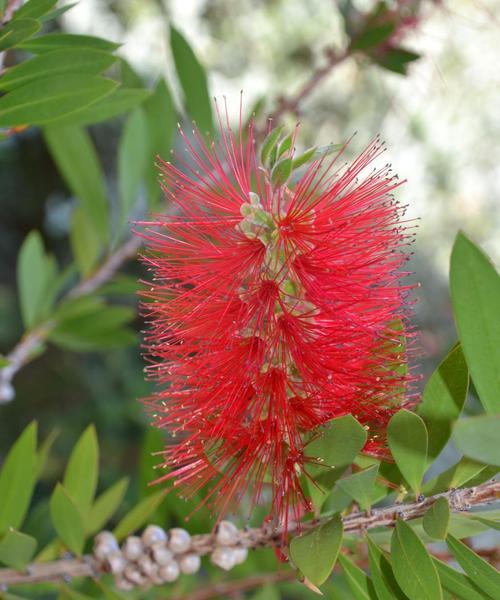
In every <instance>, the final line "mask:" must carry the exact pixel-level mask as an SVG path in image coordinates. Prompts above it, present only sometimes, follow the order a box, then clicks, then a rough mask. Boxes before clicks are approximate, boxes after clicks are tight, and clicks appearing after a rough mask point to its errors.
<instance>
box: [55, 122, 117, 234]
mask: <svg viewBox="0 0 500 600" xmlns="http://www.w3.org/2000/svg"><path fill="white" fill-rule="evenodd" d="M44 136H45V141H46V143H47V145H48V147H49V149H50V152H51V154H52V157H53V158H54V160H55V162H56V164H57V167H58V169H59V171H60V173H61V175H62V176H63V177H64V180H65V181H66V184H67V185H68V187H69V189H70V190H71V192H72V193H73V194H74V195H75V196H76V197H77V198H78V199H79V200H80V202H81V206H82V209H83V210H84V211H85V214H86V215H87V217H88V219H90V221H91V222H92V224H93V226H94V227H95V230H96V232H98V234H99V236H100V239H102V240H105V239H106V238H107V236H108V235H109V234H108V205H107V199H106V189H105V186H104V175H103V173H102V169H101V166H100V164H99V160H98V158H97V154H96V151H95V148H94V145H93V143H92V140H91V138H90V136H89V134H88V133H87V132H86V131H85V130H83V129H79V128H78V127H47V128H45V130H44Z"/></svg>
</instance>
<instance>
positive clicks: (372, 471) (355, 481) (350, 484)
mask: <svg viewBox="0 0 500 600" xmlns="http://www.w3.org/2000/svg"><path fill="white" fill-rule="evenodd" d="M377 473H378V465H373V466H371V467H368V468H367V469H363V470H362V471H359V472H358V473H354V475H349V477H345V478H344V479H339V480H338V481H337V486H338V487H339V488H340V489H341V490H342V491H344V492H345V493H346V494H349V496H351V498H352V499H353V500H355V501H356V502H357V503H358V504H359V505H360V507H361V508H362V509H363V510H367V509H368V508H370V506H371V504H372V502H373V498H374V489H373V488H374V485H375V480H376V478H377Z"/></svg>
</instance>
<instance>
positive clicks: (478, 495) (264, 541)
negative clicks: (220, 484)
mask: <svg viewBox="0 0 500 600" xmlns="http://www.w3.org/2000/svg"><path fill="white" fill-rule="evenodd" d="M438 498H446V499H447V500H448V503H449V505H450V509H451V510H452V511H453V512H464V511H468V510H469V509H470V508H472V507H473V506H479V505H484V504H488V503H491V502H494V501H495V500H497V499H499V498H500V481H489V482H487V483H483V484H481V485H479V486H477V487H471V488H462V489H454V490H449V491H447V492H444V493H441V494H436V495H434V496H429V497H428V498H425V499H423V500H420V501H415V502H409V503H405V504H394V505H391V506H387V507H384V508H377V509H373V510H372V511H370V512H361V511H360V512H353V513H351V514H349V515H346V516H345V517H343V519H342V520H343V524H344V532H345V533H348V534H362V533H364V532H366V531H367V530H370V529H373V528H375V527H391V526H393V525H394V524H395V523H396V520H397V519H403V520H405V521H412V520H414V519H418V518H420V517H422V516H423V515H424V514H425V512H426V511H427V509H428V508H429V507H430V506H431V505H432V504H433V503H434V502H435V501H436V500H437V499H438ZM319 523H321V521H317V520H315V521H308V522H305V523H300V524H297V523H296V524H292V525H290V527H289V532H290V533H292V534H294V533H295V534H297V533H299V532H300V533H304V532H307V531H308V530H310V529H312V528H314V527H316V526H317V525H318V524H319ZM281 534H282V532H281V530H279V529H276V528H274V529H273V528H270V527H269V526H265V525H264V526H262V527H259V528H253V529H243V530H241V531H240V532H239V536H238V540H237V543H238V545H239V546H240V547H244V548H254V549H255V548H263V547H278V546H279V545H280V544H281V543H282V535H281ZM216 547H217V542H216V537H215V535H214V533H207V534H201V535H195V536H193V537H192V543H191V548H190V552H191V553H196V554H197V555H199V556H205V555H207V554H211V553H212V552H213V551H214V550H215V549H216ZM106 570H107V569H106V567H105V566H104V565H103V564H102V563H101V562H99V561H97V560H96V559H95V558H94V557H93V556H91V555H87V556H84V557H82V558H69V559H67V558H65V559H61V560H57V561H54V562H48V563H39V564H36V563H34V564H31V565H30V566H29V567H28V568H27V569H26V570H25V571H24V572H20V571H16V570H14V569H0V586H4V588H5V587H8V586H10V585H18V584H28V583H40V582H47V581H61V580H63V581H65V580H67V579H71V578H74V577H96V576H98V575H99V574H101V573H104V572H106Z"/></svg>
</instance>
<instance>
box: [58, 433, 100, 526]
mask: <svg viewBox="0 0 500 600" xmlns="http://www.w3.org/2000/svg"><path fill="white" fill-rule="evenodd" d="M98 475H99V445H98V442H97V436H96V432H95V427H94V425H89V426H88V427H87V429H85V431H84V432H83V433H82V435H81V436H80V439H79V440H78V442H77V443H76V445H75V447H74V448H73V452H72V453H71V456H70V457H69V461H68V464H67V466H66V471H65V472H64V479H63V485H64V487H65V489H66V491H67V492H68V494H69V495H70V496H71V498H72V499H73V500H74V502H75V504H76V506H77V507H78V509H79V510H80V512H81V514H82V515H83V517H84V518H86V517H87V515H88V514H89V511H90V507H91V506H92V502H93V500H94V494H95V490H96V487H97V478H98Z"/></svg>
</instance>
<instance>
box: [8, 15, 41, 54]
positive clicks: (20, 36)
mask: <svg viewBox="0 0 500 600" xmlns="http://www.w3.org/2000/svg"><path fill="white" fill-rule="evenodd" d="M39 29H40V23H39V22H38V21H36V20H35V19H16V20H13V21H11V22H10V23H7V25H5V26H3V27H2V28H1V29H0V52H3V51H4V50H7V48H12V47H13V46H17V45H19V44H21V43H22V42H23V41H24V40H27V39H28V38H30V37H31V36H32V35H34V34H35V33H36V32H37V31H38V30H39Z"/></svg>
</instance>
